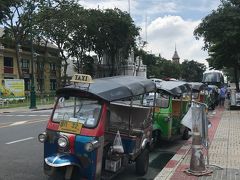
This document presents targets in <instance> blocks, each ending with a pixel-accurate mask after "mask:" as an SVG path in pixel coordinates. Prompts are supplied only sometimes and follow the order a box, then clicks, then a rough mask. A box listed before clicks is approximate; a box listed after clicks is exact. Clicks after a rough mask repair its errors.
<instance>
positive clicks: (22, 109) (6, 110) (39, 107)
mask: <svg viewBox="0 0 240 180" xmlns="http://www.w3.org/2000/svg"><path fill="white" fill-rule="evenodd" d="M53 106H54V105H53V104H47V105H37V109H29V107H16V108H1V109H0V114H2V113H11V112H29V111H37V110H43V109H51V108H53Z"/></svg>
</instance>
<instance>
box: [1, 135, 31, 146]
mask: <svg viewBox="0 0 240 180" xmlns="http://www.w3.org/2000/svg"><path fill="white" fill-rule="evenodd" d="M31 139H34V137H28V138H25V139H19V140H16V141H11V142H7V143H5V144H7V145H9V144H14V143H18V142H22V141H27V140H31Z"/></svg>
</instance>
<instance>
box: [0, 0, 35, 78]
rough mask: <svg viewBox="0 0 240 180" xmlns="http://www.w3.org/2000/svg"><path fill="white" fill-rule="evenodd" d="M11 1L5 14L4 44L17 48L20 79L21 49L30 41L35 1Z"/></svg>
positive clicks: (3, 22) (3, 20)
mask: <svg viewBox="0 0 240 180" xmlns="http://www.w3.org/2000/svg"><path fill="white" fill-rule="evenodd" d="M13 2H14V1H10V2H9V3H10V4H9V5H12V7H11V8H10V9H7V10H6V11H5V12H4V13H5V14H4V16H3V19H2V24H3V25H4V36H3V38H4V42H5V43H6V44H8V46H14V47H15V53H16V59H17V69H18V75H19V78H23V77H22V70H21V67H20V54H19V48H20V46H21V45H22V44H23V43H26V41H27V40H29V39H30V32H31V27H32V24H31V22H30V19H31V18H32V15H33V13H34V7H35V4H34V1H15V2H17V3H13Z"/></svg>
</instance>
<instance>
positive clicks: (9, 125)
mask: <svg viewBox="0 0 240 180" xmlns="http://www.w3.org/2000/svg"><path fill="white" fill-rule="evenodd" d="M43 121H48V119H42V120H37V121H35V120H34V121H27V122H25V123H21V124H18V125H23V124H24V125H26V124H33V123H38V122H43ZM12 124H14V123H11V124H8V125H3V126H1V125H0V129H1V128H7V127H13V125H12ZM15 126H17V125H15Z"/></svg>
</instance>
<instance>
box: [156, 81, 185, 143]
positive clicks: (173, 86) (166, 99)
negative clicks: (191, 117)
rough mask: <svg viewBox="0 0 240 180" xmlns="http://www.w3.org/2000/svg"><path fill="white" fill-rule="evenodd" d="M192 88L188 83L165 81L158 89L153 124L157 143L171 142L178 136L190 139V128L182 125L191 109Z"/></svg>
mask: <svg viewBox="0 0 240 180" xmlns="http://www.w3.org/2000/svg"><path fill="white" fill-rule="evenodd" d="M189 91H190V87H189V85H188V84H187V83H186V82H181V81H163V82H161V84H160V86H159V87H158V88H157V94H156V105H155V114H154V124H153V137H154V140H155V142H156V141H158V140H159V139H166V140H170V139H173V138H174V137H176V136H178V135H182V137H183V138H184V139H187V138H188V128H186V127H184V126H183V125H182V124H181V120H182V118H183V116H184V115H185V114H186V113H187V111H188V109H189V103H190V99H189V98H184V97H183V95H184V94H188V93H189Z"/></svg>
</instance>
